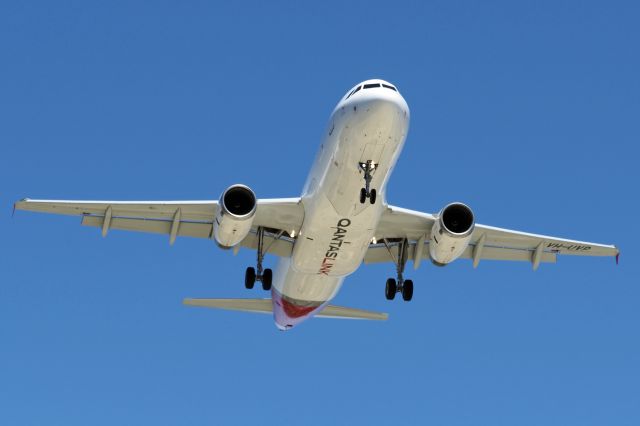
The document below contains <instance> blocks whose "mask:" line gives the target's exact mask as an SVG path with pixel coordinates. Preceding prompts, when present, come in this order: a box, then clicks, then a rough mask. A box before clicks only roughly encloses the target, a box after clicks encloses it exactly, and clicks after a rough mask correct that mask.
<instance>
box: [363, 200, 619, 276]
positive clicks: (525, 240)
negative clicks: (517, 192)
mask: <svg viewBox="0 0 640 426" xmlns="http://www.w3.org/2000/svg"><path fill="white" fill-rule="evenodd" d="M435 221H436V217H435V216H434V215H432V214H428V213H422V212H418V211H414V210H408V209H403V208H399V207H394V206H388V208H387V210H386V211H385V212H384V213H383V215H382V218H381V220H380V223H379V226H378V229H377V231H376V240H377V241H378V242H382V243H378V244H372V245H371V246H370V248H369V250H368V251H367V254H366V256H365V259H364V261H365V263H379V262H393V261H394V254H393V251H392V250H390V249H389V248H390V247H391V246H393V245H397V241H400V240H402V239H405V238H406V239H408V240H409V258H410V259H411V258H414V260H416V259H415V256H416V255H420V254H421V257H422V258H425V259H428V258H429V250H428V244H429V235H430V232H431V227H432V226H433V224H434V223H435ZM423 237H424V238H423ZM421 239H422V240H424V241H425V242H424V245H425V247H423V248H422V250H418V249H416V246H417V244H418V241H420V240H421ZM558 254H562V255H578V256H616V257H617V256H618V254H619V250H618V248H617V247H615V246H613V245H606V244H597V243H590V242H584V241H575V240H568V239H564V238H558V237H551V236H547V235H538V234H530V233H527V232H520V231H513V230H510V229H502V228H496V227H493V226H487V225H480V224H476V225H475V230H474V232H473V235H472V237H471V242H470V243H469V246H468V247H467V249H466V250H465V251H464V253H463V254H462V255H461V256H460V258H462V259H473V263H474V266H477V265H478V263H479V262H480V260H485V259H486V260H520V261H529V262H532V263H533V264H534V267H537V265H538V264H539V263H540V262H549V263H555V261H556V256H557V255H558ZM412 256H414V257H412ZM418 263H419V261H418ZM414 264H415V262H414Z"/></svg>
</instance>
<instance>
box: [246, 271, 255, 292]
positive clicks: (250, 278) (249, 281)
mask: <svg viewBox="0 0 640 426" xmlns="http://www.w3.org/2000/svg"><path fill="white" fill-rule="evenodd" d="M255 283H256V270H255V268H253V267H251V266H250V267H248V268H247V271H246V272H245V273H244V286H245V288H246V289H248V290H251V289H252V288H253V285H254V284H255Z"/></svg>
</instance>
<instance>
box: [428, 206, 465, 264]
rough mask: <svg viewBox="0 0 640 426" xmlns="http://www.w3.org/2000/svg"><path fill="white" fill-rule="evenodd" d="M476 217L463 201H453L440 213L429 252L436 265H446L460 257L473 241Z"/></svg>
mask: <svg viewBox="0 0 640 426" xmlns="http://www.w3.org/2000/svg"><path fill="white" fill-rule="evenodd" d="M474 228H475V219H474V217H473V212H472V211H471V209H470V208H469V207H468V206H467V205H466V204H463V203H451V204H449V205H447V206H446V207H445V208H443V209H442V210H441V211H440V214H438V219H437V221H436V223H435V224H434V225H433V228H431V239H430V241H429V254H430V255H431V260H432V261H433V262H434V263H435V264H436V265H441V266H442V265H446V264H447V263H450V262H452V261H454V260H455V259H457V258H458V257H460V256H461V255H462V253H464V251H465V250H466V248H467V246H468V245H469V242H470V241H471V234H473V230H474Z"/></svg>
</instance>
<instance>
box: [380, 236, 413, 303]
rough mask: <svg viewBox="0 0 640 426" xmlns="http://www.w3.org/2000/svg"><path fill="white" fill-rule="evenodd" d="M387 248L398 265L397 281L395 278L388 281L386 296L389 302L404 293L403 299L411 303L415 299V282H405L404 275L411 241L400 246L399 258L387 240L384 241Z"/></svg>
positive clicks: (403, 241)
mask: <svg viewBox="0 0 640 426" xmlns="http://www.w3.org/2000/svg"><path fill="white" fill-rule="evenodd" d="M383 242H384V245H385V247H386V248H387V250H388V251H389V254H390V255H391V258H392V259H393V260H394V262H395V264H396V272H397V281H396V280H395V279H393V278H389V279H387V283H386V286H385V289H384V295H385V297H386V298H387V300H393V299H394V298H395V297H396V293H402V299H403V300H404V301H405V302H408V301H410V300H411V299H412V298H413V281H412V280H405V279H404V276H403V273H404V267H405V265H406V264H407V257H408V256H407V255H408V248H409V241H407V239H406V238H405V239H404V240H402V242H401V243H400V244H399V245H398V256H397V257H396V256H394V254H393V252H392V251H391V247H389V244H388V242H387V240H383Z"/></svg>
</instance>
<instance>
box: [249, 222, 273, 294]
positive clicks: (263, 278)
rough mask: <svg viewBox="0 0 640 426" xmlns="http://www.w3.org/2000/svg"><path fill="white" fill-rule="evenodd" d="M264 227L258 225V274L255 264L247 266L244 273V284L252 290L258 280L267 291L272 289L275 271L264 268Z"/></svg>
mask: <svg viewBox="0 0 640 426" xmlns="http://www.w3.org/2000/svg"><path fill="white" fill-rule="evenodd" d="M263 249H264V229H263V228H262V227H258V250H257V252H258V259H257V265H256V266H257V269H258V273H257V274H256V269H255V268H253V266H250V267H248V268H247V270H246V272H245V274H244V286H245V287H246V288H247V289H249V290H251V289H252V288H253V285H254V284H255V283H256V281H260V282H262V289H263V290H265V291H269V290H271V281H272V279H273V271H271V269H269V268H267V269H265V270H263V269H262V260H263V259H264V252H263Z"/></svg>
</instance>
